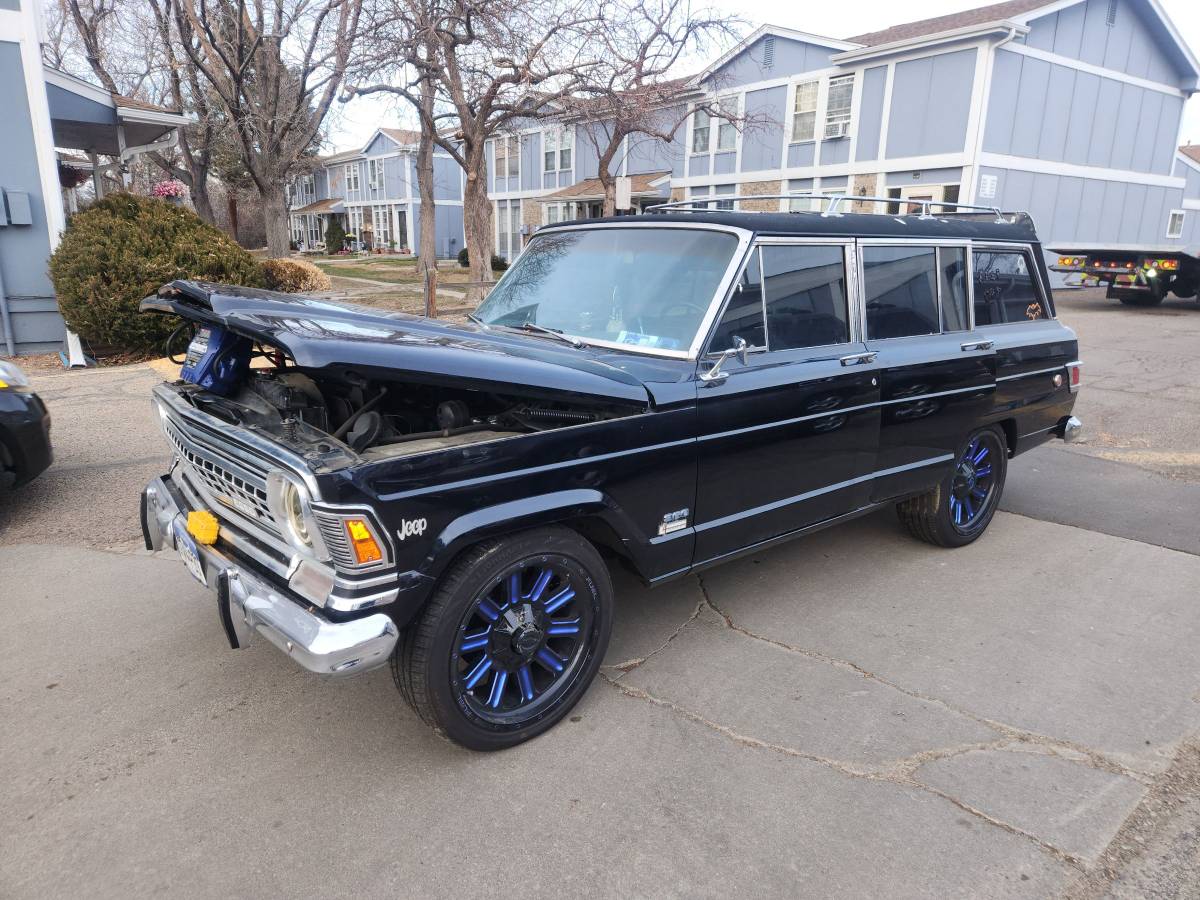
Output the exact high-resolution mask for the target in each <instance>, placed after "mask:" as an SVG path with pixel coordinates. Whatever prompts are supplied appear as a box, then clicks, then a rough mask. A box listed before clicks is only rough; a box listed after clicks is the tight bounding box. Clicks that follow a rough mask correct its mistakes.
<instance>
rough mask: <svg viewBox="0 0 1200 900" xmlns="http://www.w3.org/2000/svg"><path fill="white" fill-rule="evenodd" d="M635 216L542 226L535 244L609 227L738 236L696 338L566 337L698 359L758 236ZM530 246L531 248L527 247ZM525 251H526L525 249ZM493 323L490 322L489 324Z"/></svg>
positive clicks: (596, 344)
mask: <svg viewBox="0 0 1200 900" xmlns="http://www.w3.org/2000/svg"><path fill="white" fill-rule="evenodd" d="M626 218H633V217H632V216H626V217H622V219H618V220H615V221H612V222H589V223H586V224H579V225H549V226H545V227H543V228H539V229H538V230H537V232H536V233H535V234H534V235H533V237H532V238H531V239H530V243H531V244H532V243H533V241H534V240H536V239H537V238H538V237H539V236H541V235H545V234H549V233H551V232H557V231H591V230H600V229H609V228H654V229H657V230H659V231H720V232H724V233H725V234H731V235H733V236H734V237H736V238H737V239H738V245H737V248H736V249H735V250H734V252H733V254H732V256H731V257H730V260H729V264H728V265H727V266H726V267H725V274H724V275H722V276H721V280H720V282H718V284H717V288H716V290H715V291H714V292H713V296H712V297H710V298H709V301H708V309H707V311H706V312H705V314H704V317H703V318H702V319H701V320H700V323H699V324H698V325H697V326H696V334H695V335H694V336H693V337H692V343H691V345H690V346H689V347H688V349H687V350H662V349H658V348H654V347H631V346H630V345H629V344H621V343H617V342H616V341H605V340H600V339H597V338H590V337H588V336H587V335H582V334H571V333H569V332H563V335H564V337H569V338H574V339H575V340H577V341H583V343H585V344H587V345H588V346H589V347H604V348H606V349H611V350H622V351H624V352H626V353H636V354H641V355H644V356H658V357H666V358H669V359H688V360H693V361H695V360H697V359H699V358H700V348H701V347H702V346H703V345H704V341H705V340H706V339H707V337H708V332H709V330H710V329H711V328H712V325H713V322H714V321H715V320H716V317H717V313H718V311H719V307H720V306H722V305H723V304H724V302H725V297H726V296H727V295H728V293H729V290H730V288H732V286H733V281H734V279H735V278H736V277H737V273H738V272H739V271H741V267H742V261H743V260H744V259H745V256H746V253H747V252H748V251H749V249H750V243H751V241H752V240H753V238H754V232H752V231H750V230H749V229H746V228H740V227H738V226H736V225H720V224H717V223H714V222H627V221H623V219H626ZM526 249H528V248H526ZM522 253H524V251H522ZM516 268H517V264H514V265H512V266H510V267H509V268H508V270H507V271H506V272H505V273H504V274H503V275H501V276H500V280H499V281H497V282H496V284H495V286H494V287H493V288H492V291H493V292H494V291H496V290H498V289H499V288H500V286H501V285H502V284H504V280H505V279H506V278H508V277H509V274H510V273H511V272H512V271H513V270H514V269H516ZM489 324H490V323H489Z"/></svg>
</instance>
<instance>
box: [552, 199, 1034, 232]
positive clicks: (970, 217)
mask: <svg viewBox="0 0 1200 900" xmlns="http://www.w3.org/2000/svg"><path fill="white" fill-rule="evenodd" d="M849 199H853V198H849ZM1004 218H1005V219H1006V220H1012V221H1005V222H997V221H996V217H995V215H993V214H992V213H987V212H978V213H975V212H973V213H955V214H952V215H942V216H935V217H931V218H925V219H923V218H921V217H920V216H917V215H908V216H890V215H881V214H870V213H843V214H842V215H838V216H822V215H821V214H820V213H818V212H795V213H754V212H724V211H720V210H712V211H705V212H662V213H650V214H648V215H645V216H638V217H637V221H638V222H639V223H650V222H654V223H660V224H663V225H668V224H676V223H696V222H706V223H709V224H713V225H732V226H734V227H736V228H744V229H746V230H747V231H753V232H755V233H757V234H760V235H780V236H801V237H808V236H812V237H826V236H828V237H884V238H891V237H909V238H959V239H974V240H981V241H982V240H989V241H1023V242H1030V241H1036V240H1037V239H1038V237H1037V233H1036V232H1035V231H1034V227H1033V220H1032V219H1031V218H1030V217H1029V216H1028V215H1026V214H1025V213H1004ZM624 219H625V217H624V216H618V217H613V218H607V219H582V220H576V221H573V222H563V223H561V224H562V225H567V226H569V225H589V224H605V225H619V224H621V222H622V221H623V220H624ZM553 227H555V226H549V227H548V228H546V229H540V230H548V229H549V228H553Z"/></svg>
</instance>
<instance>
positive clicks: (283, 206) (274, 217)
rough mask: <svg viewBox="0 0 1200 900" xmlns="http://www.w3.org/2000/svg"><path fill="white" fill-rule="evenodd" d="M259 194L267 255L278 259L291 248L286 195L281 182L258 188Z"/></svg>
mask: <svg viewBox="0 0 1200 900" xmlns="http://www.w3.org/2000/svg"><path fill="white" fill-rule="evenodd" d="M258 193H259V196H261V197H262V201H263V215H264V216H265V218H266V221H265V223H264V224H265V225H266V228H267V256H269V257H271V258H272V259H279V258H281V257H284V256H287V255H288V254H289V253H290V252H291V249H292V234H291V229H290V228H289V227H288V210H287V197H286V196H285V195H284V191H283V182H282V181H280V182H276V183H273V184H269V185H267V186H266V188H265V189H264V188H259V192H258Z"/></svg>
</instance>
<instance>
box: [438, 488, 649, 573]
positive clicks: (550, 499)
mask: <svg viewBox="0 0 1200 900" xmlns="http://www.w3.org/2000/svg"><path fill="white" fill-rule="evenodd" d="M545 525H558V526H561V527H564V528H569V529H571V530H572V531H574V532H576V533H577V534H579V536H580V537H582V538H583V539H584V540H586V541H588V542H589V543H590V544H592V545H593V546H595V547H597V548H598V549H600V548H603V549H607V550H610V551H612V552H613V553H615V554H617V555H619V556H622V557H625V558H627V559H631V561H633V560H632V556H633V554H631V552H630V547H629V544H630V541H629V540H627V539H625V538H623V537H622V535H623V534H624V535H629V534H631V533H633V532H632V531H631V529H634V525H633V522H632V521H631V520H630V518H629V516H628V515H627V514H626V513H625V512H624V511H623V510H622V509H620V507H618V506H617V505H616V504H615V503H613V502H612V500H611V498H609V497H608V496H607V495H606V494H604V493H603V492H601V491H598V490H595V489H591V488H575V489H570V490H563V491H553V492H551V493H547V494H540V495H537V496H534V497H525V498H522V499H520V500H513V501H509V502H505V503H497V504H494V505H492V506H486V507H483V508H481V509H477V510H472V511H471V512H469V513H464V514H463V515H461V516H459V517H458V518H456V519H454V520H452V521H451V522H450V523H449V524H448V525H447V526H446V527H445V528H444V529H442V531H441V532H440V533H439V534H438V535H437V537H436V538H435V540H434V544H433V547H432V549H431V551H430V554H429V556H428V557H427V558H426V561H425V565H424V566H423V567H422V568H423V569H424V574H425V575H427V576H429V577H430V578H432V579H433V580H434V581H436V580H437V579H439V578H441V576H442V575H443V574H444V573H445V572H446V570H447V569H448V568H449V567H450V566H451V565H452V564H453V563H454V561H455V560H456V559H457V558H458V557H459V556H461V555H462V554H463V553H464V552H465V551H466V550H467V549H469V548H470V547H473V546H474V545H475V544H478V543H479V542H480V541H484V540H488V539H496V538H502V537H506V536H508V535H512V534H516V533H518V532H522V531H528V530H530V529H532V528H537V527H540V526H545ZM634 564H635V567H636V561H634Z"/></svg>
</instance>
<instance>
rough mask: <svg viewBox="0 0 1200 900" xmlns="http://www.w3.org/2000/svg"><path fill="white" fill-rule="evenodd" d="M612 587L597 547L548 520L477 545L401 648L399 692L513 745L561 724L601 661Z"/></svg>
mask: <svg viewBox="0 0 1200 900" xmlns="http://www.w3.org/2000/svg"><path fill="white" fill-rule="evenodd" d="M612 619H613V590H612V582H611V580H610V578H609V575H608V569H607V567H606V566H605V565H604V561H603V560H602V559H601V558H600V554H599V553H597V552H596V549H595V547H593V546H592V545H591V544H590V543H588V542H587V541H586V540H584V539H583V538H582V537H580V536H579V535H578V534H576V533H575V532H573V531H570V530H568V529H566V528H540V529H537V530H534V531H527V532H522V533H520V534H516V535H512V536H510V537H505V538H500V539H496V540H488V541H484V542H483V543H480V544H477V545H475V546H474V547H472V548H471V549H469V550H468V551H466V552H465V553H464V554H463V555H462V556H461V557H460V558H459V559H458V560H457V561H456V562H455V563H454V565H453V566H451V568H450V570H449V571H448V572H447V573H446V575H445V577H444V578H443V579H442V582H441V584H440V585H439V586H438V588H437V590H436V591H435V592H434V595H433V597H432V599H431V600H430V601H429V604H428V605H427V606H426V608H425V610H424V612H423V613H422V615H421V617H420V618H419V619H418V620H417V621H416V622H415V623H414V624H413V625H411V626H410V627H409V628H407V629H406V630H405V632H404V634H403V636H402V637H401V642H400V645H399V647H398V648H397V652H396V654H395V655H394V656H393V657H392V674H393V675H394V676H395V679H396V686H397V687H398V688H399V689H400V693H401V694H402V695H403V696H404V698H405V700H407V701H408V703H409V705H411V706H412V707H413V709H414V710H416V712H417V714H418V715H419V716H420V717H421V719H422V720H424V721H425V722H426V723H427V724H428V725H431V726H432V727H433V728H434V729H435V730H437V731H439V732H441V733H443V734H445V735H446V736H447V737H449V738H450V739H451V740H453V741H455V742H457V743H459V744H462V745H463V746H465V747H469V748H471V749H472V750H502V749H504V748H506V747H512V746H514V745H516V744H520V743H522V742H523V741H527V740H529V739H530V738H532V737H535V736H536V735H538V734H541V733H542V732H543V731H546V730H547V729H549V728H551V727H552V726H554V725H555V724H556V723H557V722H558V721H559V720H561V719H562V718H563V717H564V716H566V715H567V713H569V712H570V711H571V708H572V707H573V706H574V705H575V704H576V703H577V702H578V701H579V698H580V697H582V696H583V694H584V692H585V691H586V690H587V688H588V685H590V684H591V682H592V680H593V679H594V678H595V676H596V672H597V671H598V670H599V668H600V661H601V660H602V659H603V658H604V652H605V650H606V649H607V648H608V639H609V635H610V634H611V632H612Z"/></svg>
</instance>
